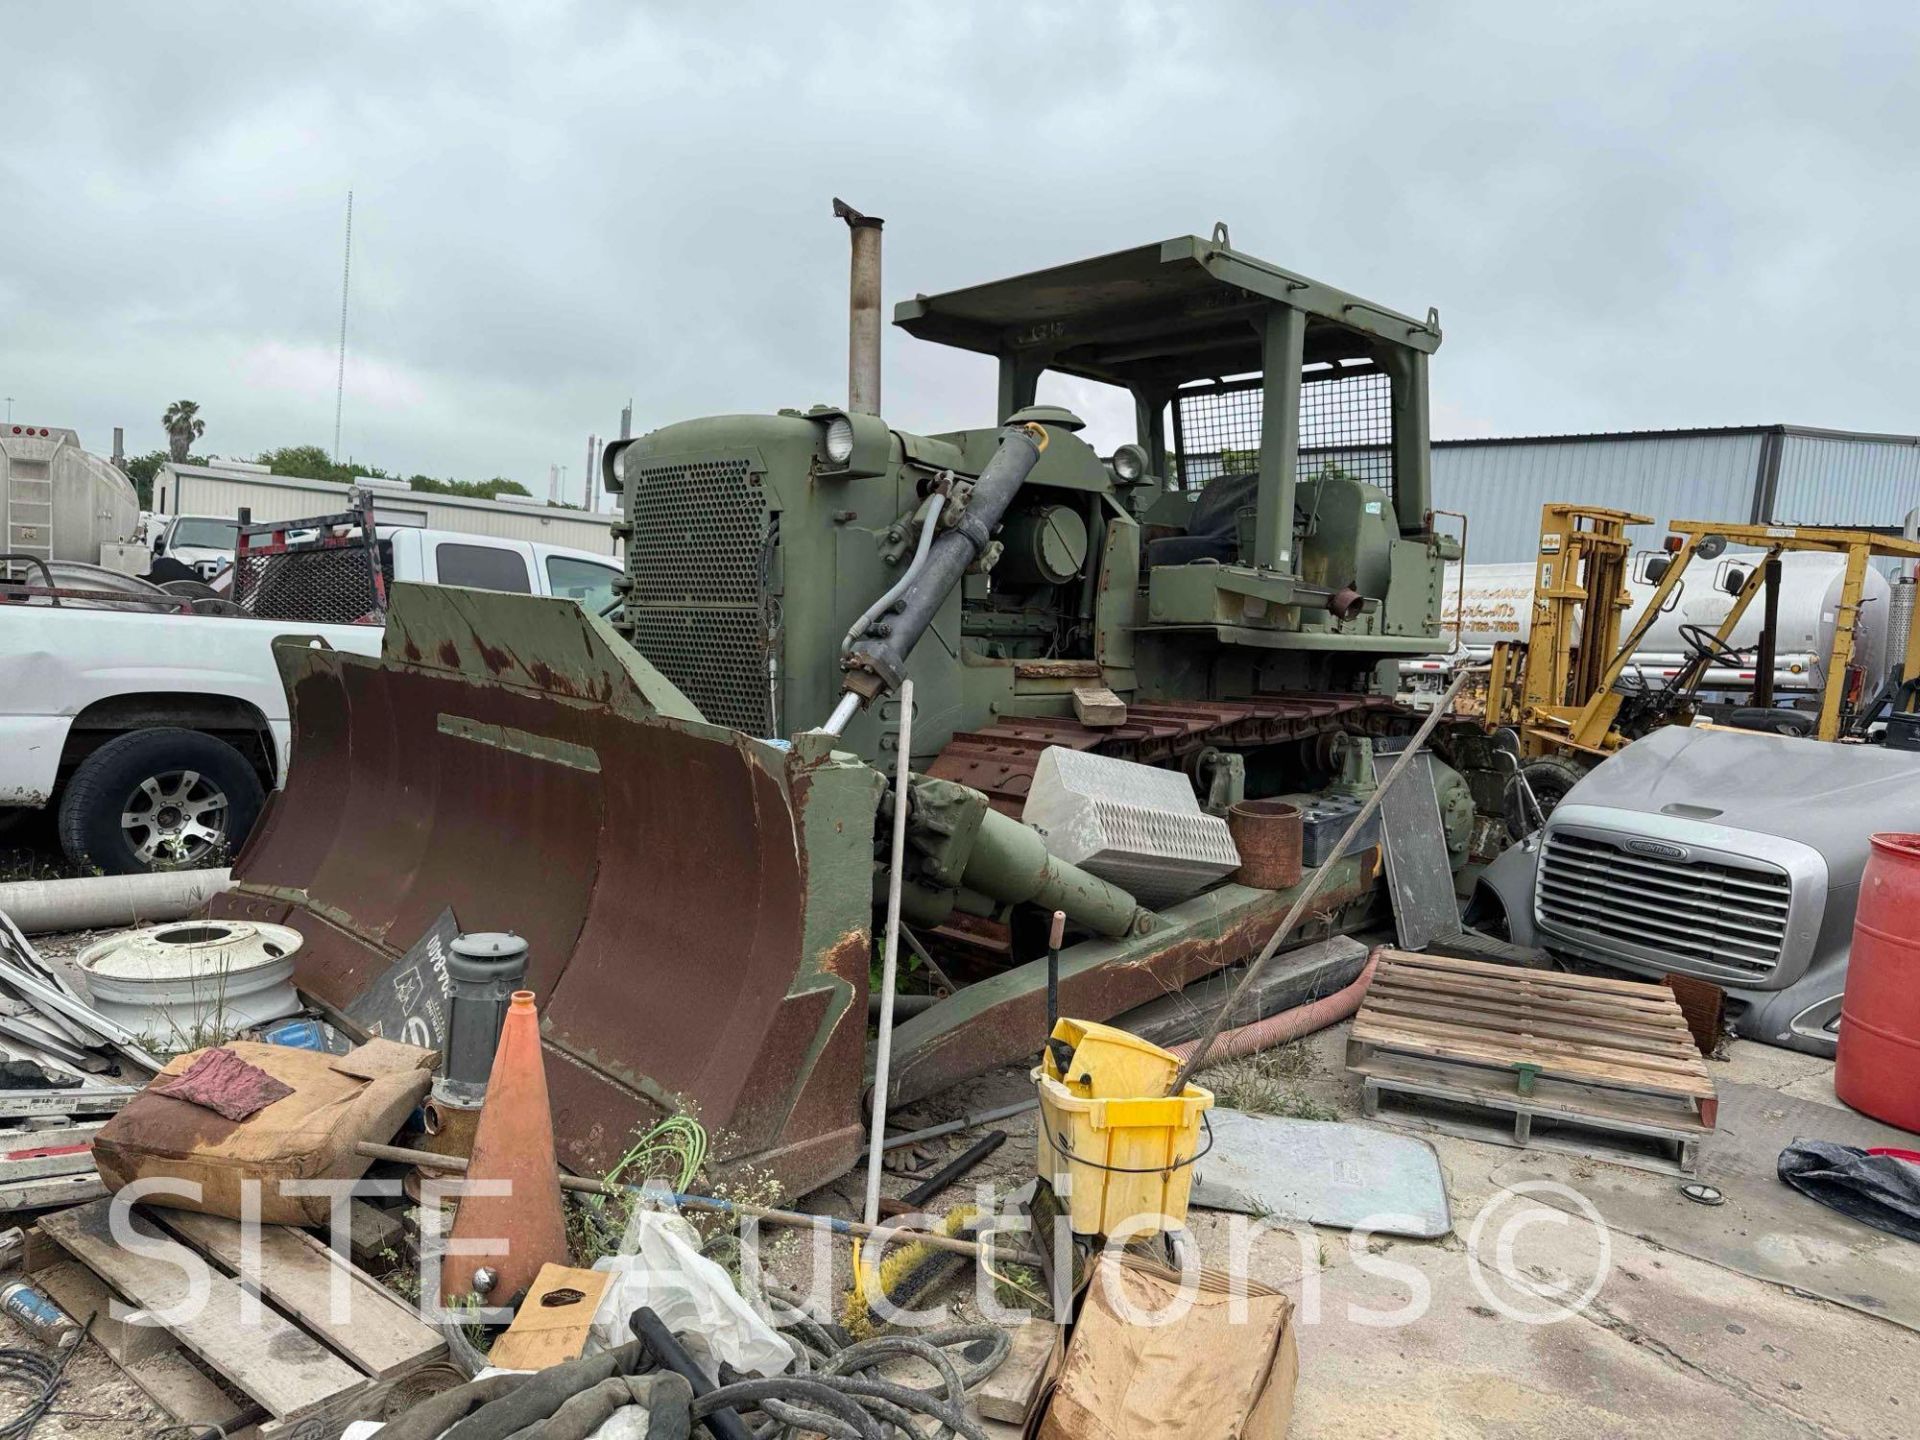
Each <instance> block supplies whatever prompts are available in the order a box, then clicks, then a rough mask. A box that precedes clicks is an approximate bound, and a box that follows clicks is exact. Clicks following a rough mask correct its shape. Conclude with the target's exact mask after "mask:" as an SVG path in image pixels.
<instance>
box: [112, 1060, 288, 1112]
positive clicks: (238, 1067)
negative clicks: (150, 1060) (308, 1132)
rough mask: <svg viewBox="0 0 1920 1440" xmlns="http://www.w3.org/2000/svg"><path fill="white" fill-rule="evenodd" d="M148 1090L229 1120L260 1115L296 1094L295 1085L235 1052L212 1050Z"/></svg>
mask: <svg viewBox="0 0 1920 1440" xmlns="http://www.w3.org/2000/svg"><path fill="white" fill-rule="evenodd" d="M147 1088H148V1089H149V1090H151V1091H152V1092H153V1093H154V1094H156V1095H165V1096H168V1097H169V1098H171V1099H174V1100H186V1101H189V1102H191V1103H192V1104H195V1105H200V1106H204V1107H205V1108H206V1109H208V1110H211V1111H213V1112H214V1114H216V1115H221V1116H224V1117H226V1118H227V1119H229V1120H245V1119H246V1118H247V1117H248V1116H249V1115H257V1114H259V1113H260V1112H261V1111H262V1110H264V1109H266V1108H267V1106H269V1105H271V1104H273V1102H274V1101H276V1100H281V1099H284V1098H285V1097H287V1096H288V1095H291V1094H292V1093H293V1087H292V1086H291V1085H288V1084H287V1083H286V1082H285V1081H281V1080H276V1079H274V1078H273V1076H271V1075H269V1074H268V1073H267V1072H266V1071H264V1070H262V1069H261V1068H260V1067H259V1066H258V1065H250V1064H248V1063H247V1062H246V1061H245V1060H242V1059H241V1058H240V1057H239V1056H238V1055H236V1054H234V1053H233V1052H232V1051H231V1050H209V1051H207V1052H206V1054H204V1055H202V1056H201V1057H200V1058H199V1059H198V1060H196V1061H194V1062H193V1064H191V1065H189V1066H188V1067H187V1068H186V1069H185V1070H183V1071H181V1072H180V1073H179V1074H178V1075H175V1076H173V1077H171V1078H170V1079H160V1080H156V1081H154V1082H153V1083H152V1084H151V1085H149V1086H148V1087H147Z"/></svg>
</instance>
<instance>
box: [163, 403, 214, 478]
mask: <svg viewBox="0 0 1920 1440" xmlns="http://www.w3.org/2000/svg"><path fill="white" fill-rule="evenodd" d="M160 423H161V424H162V425H164V426H166V429H167V449H168V451H169V452H171V454H172V456H173V463H174V464H176V465H184V464H185V463H186V460H187V452H188V451H189V450H191V449H192V448H193V442H194V441H196V440H198V439H199V438H200V437H201V436H202V435H204V434H206V433H207V422H206V421H204V420H202V419H201V418H200V402H199V401H198V400H176V401H174V402H173V404H171V405H169V406H168V407H167V413H166V414H164V415H162V416H161V417H160Z"/></svg>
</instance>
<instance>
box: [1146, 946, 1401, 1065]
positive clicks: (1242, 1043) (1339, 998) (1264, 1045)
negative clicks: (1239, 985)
mask: <svg viewBox="0 0 1920 1440" xmlns="http://www.w3.org/2000/svg"><path fill="white" fill-rule="evenodd" d="M1376 963H1377V962H1376V960H1375V958H1374V957H1373V956H1371V955H1369V956H1368V957H1367V963H1366V965H1365V966H1364V967H1362V969H1361V971H1360V973H1359V975H1357V976H1356V977H1354V979H1353V980H1352V982H1351V983H1349V984H1348V985H1346V986H1345V987H1344V988H1342V989H1339V990H1336V991H1334V992H1333V993H1332V994H1331V995H1322V996H1321V997H1320V998H1319V999H1318V1000H1309V1001H1307V1002H1306V1004H1304V1005H1296V1006H1294V1007H1293V1008H1292V1009H1291V1010H1282V1011H1281V1012H1280V1013H1279V1014H1278V1015H1269V1016H1268V1017H1267V1018H1266V1019H1264V1020H1256V1021H1254V1022H1253V1023H1252V1024H1251V1025H1242V1026H1241V1027H1240V1028H1239V1029H1238V1030H1223V1031H1221V1032H1220V1035H1219V1037H1218V1038H1217V1039H1216V1040H1215V1041H1214V1042H1213V1047H1212V1048H1211V1049H1210V1050H1208V1051H1207V1063H1208V1064H1209V1065H1212V1064H1215V1063H1217V1062H1219V1061H1221V1060H1232V1059H1235V1058H1237V1057H1239V1056H1241V1055H1257V1054H1259V1053H1260V1052H1261V1051H1262V1050H1274V1049H1278V1048H1279V1047H1280V1046H1282V1045H1288V1044H1291V1043H1292V1042H1293V1041H1295V1040H1298V1039H1300V1038H1301V1037H1302V1036H1306V1035H1312V1034H1316V1033H1317V1032H1319V1031H1321V1030H1324V1029H1326V1028H1327V1027H1328V1026H1329V1025H1337V1024H1339V1022H1340V1021H1342V1020H1345V1019H1347V1018H1349V1017H1350V1016H1351V1015H1352V1014H1353V1013H1354V1011H1356V1010H1358V1009H1359V1008H1360V1002H1361V1001H1362V1000H1363V999H1365V998H1366V994H1367V985H1368V983H1369V982H1370V981H1372V979H1373V970H1374V966H1375V964H1376ZM1199 1043H1200V1042H1199V1041H1198V1040H1189V1041H1188V1042H1187V1043H1186V1044H1184V1045H1174V1046H1170V1047H1169V1049H1170V1050H1171V1051H1172V1053H1173V1054H1175V1055H1177V1056H1178V1057H1179V1058H1180V1059H1182V1060H1185V1059H1186V1058H1187V1057H1188V1056H1189V1055H1191V1054H1192V1053H1193V1049H1194V1046H1196V1045H1198V1044H1199Z"/></svg>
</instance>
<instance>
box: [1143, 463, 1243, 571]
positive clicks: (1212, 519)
mask: <svg viewBox="0 0 1920 1440" xmlns="http://www.w3.org/2000/svg"><path fill="white" fill-rule="evenodd" d="M1259 488H1260V477H1259V476H1258V475H1256V474H1254V473H1253V472H1251V471H1246V472H1242V473H1239V474H1233V475H1216V476H1215V477H1214V478H1213V479H1211V480H1209V481H1208V482H1207V483H1206V484H1205V485H1204V486H1202V487H1201V490H1200V496H1199V498H1198V499H1196V500H1195V501H1194V502H1193V515H1192V518H1191V519H1189V520H1188V521H1187V533H1186V534H1184V535H1163V536H1162V537H1161V538H1159V539H1158V540H1149V541H1148V542H1147V564H1148V566H1149V567H1151V566H1154V565H1191V564H1192V563H1193V562H1194V561H1196V560H1216V561H1218V562H1220V563H1221V564H1223V565H1231V564H1232V563H1233V562H1234V561H1235V560H1238V559H1239V558H1240V538H1239V517H1240V512H1241V511H1242V510H1244V509H1246V508H1248V507H1249V506H1251V505H1252V504H1253V503H1254V496H1255V494H1256V492H1257V491H1258V490H1259Z"/></svg>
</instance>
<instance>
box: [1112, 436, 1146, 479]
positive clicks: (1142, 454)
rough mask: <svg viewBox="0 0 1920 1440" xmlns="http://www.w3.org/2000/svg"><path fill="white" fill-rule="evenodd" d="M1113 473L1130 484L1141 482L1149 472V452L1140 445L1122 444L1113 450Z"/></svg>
mask: <svg viewBox="0 0 1920 1440" xmlns="http://www.w3.org/2000/svg"><path fill="white" fill-rule="evenodd" d="M1113 473H1114V474H1115V475H1116V476H1118V477H1119V478H1120V479H1121V480H1122V481H1124V482H1125V483H1127V484H1129V485H1134V484H1137V483H1139V481H1140V480H1142V479H1144V478H1145V476H1146V473H1147V452H1146V451H1145V450H1142V449H1141V448H1140V447H1139V446H1138V445H1122V446H1121V447H1120V448H1119V449H1118V450H1115V451H1114V452H1113Z"/></svg>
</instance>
